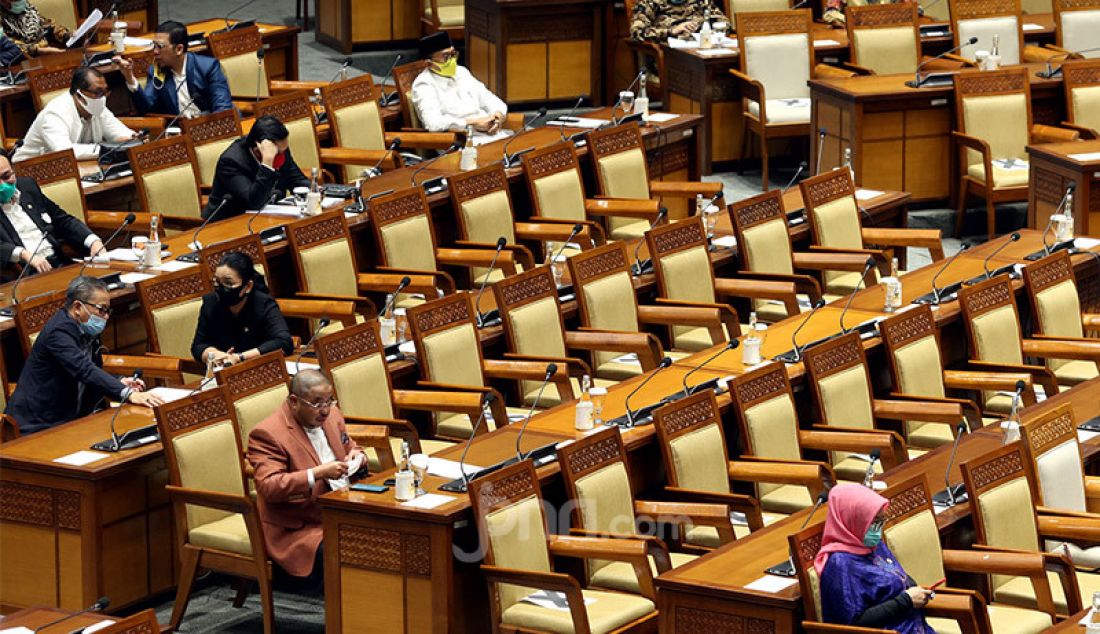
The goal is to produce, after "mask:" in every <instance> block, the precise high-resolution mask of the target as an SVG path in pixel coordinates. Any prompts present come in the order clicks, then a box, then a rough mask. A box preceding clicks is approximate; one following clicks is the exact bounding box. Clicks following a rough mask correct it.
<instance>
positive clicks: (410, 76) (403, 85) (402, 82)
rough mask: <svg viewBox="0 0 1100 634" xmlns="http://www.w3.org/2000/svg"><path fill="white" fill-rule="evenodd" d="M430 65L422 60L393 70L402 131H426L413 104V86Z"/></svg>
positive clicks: (427, 61)
mask: <svg viewBox="0 0 1100 634" xmlns="http://www.w3.org/2000/svg"><path fill="white" fill-rule="evenodd" d="M430 64H431V62H430V61H429V60H426V59H422V60H417V61H415V62H409V63H408V64H401V65H400V66H395V67H394V68H393V85H394V86H395V87H396V89H397V95H398V98H399V99H400V103H401V122H402V128H401V129H402V131H405V130H418V131H421V132H422V131H424V124H423V123H421V122H420V113H418V112H417V111H416V106H415V105H414V104H413V100H412V85H413V82H414V81H416V77H417V75H419V74H420V73H421V72H422V71H423V70H424V69H425V68H427V67H428V66H429V65H430Z"/></svg>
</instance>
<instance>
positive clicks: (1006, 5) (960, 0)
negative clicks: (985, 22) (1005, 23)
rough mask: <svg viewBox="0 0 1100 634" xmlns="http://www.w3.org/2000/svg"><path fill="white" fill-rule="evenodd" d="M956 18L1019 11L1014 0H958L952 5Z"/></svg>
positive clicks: (964, 18) (998, 14) (1009, 13)
mask: <svg viewBox="0 0 1100 634" xmlns="http://www.w3.org/2000/svg"><path fill="white" fill-rule="evenodd" d="M951 12H952V13H954V16H953V17H954V18H955V19H956V20H969V19H972V18H989V17H994V16H1001V15H1016V14H1017V13H1018V12H1019V9H1018V8H1017V6H1016V4H1015V3H1014V2H1013V1H1012V0H956V2H955V4H952V5H951Z"/></svg>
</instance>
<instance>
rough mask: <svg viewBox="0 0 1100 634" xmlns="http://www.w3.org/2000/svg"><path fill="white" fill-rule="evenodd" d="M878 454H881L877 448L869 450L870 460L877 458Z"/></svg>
mask: <svg viewBox="0 0 1100 634" xmlns="http://www.w3.org/2000/svg"><path fill="white" fill-rule="evenodd" d="M880 456H882V452H881V451H879V450H878V449H872V450H871V462H874V461H876V460H878V459H879V457H880Z"/></svg>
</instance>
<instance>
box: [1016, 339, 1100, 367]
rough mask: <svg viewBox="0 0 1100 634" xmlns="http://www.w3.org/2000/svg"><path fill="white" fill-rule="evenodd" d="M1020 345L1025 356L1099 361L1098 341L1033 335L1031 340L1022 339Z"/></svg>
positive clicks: (1099, 343) (1099, 349) (1099, 345)
mask: <svg viewBox="0 0 1100 634" xmlns="http://www.w3.org/2000/svg"><path fill="white" fill-rule="evenodd" d="M1020 344H1021V345H1020V347H1021V348H1022V349H1023V352H1024V355H1025V356H1032V357H1040V358H1043V359H1050V358H1055V359H1079V360H1082V361H1100V339H1076V338H1073V339H1071V338H1068V337H1048V336H1046V335H1035V336H1034V337H1033V338H1031V339H1024V340H1023V341H1021V342H1020Z"/></svg>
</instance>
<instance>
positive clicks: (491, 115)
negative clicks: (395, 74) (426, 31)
mask: <svg viewBox="0 0 1100 634" xmlns="http://www.w3.org/2000/svg"><path fill="white" fill-rule="evenodd" d="M420 59H426V60H430V61H431V64H430V65H429V66H428V67H427V68H426V69H424V71H423V72H421V73H420V74H419V75H417V76H416V80H415V81H413V85H412V100H413V107H415V108H416V112H417V114H418V115H419V116H420V121H421V123H423V124H424V127H425V128H426V129H427V130H428V131H429V132H464V131H465V130H466V127H467V126H473V128H474V143H475V144H481V143H488V142H490V141H495V140H497V139H500V138H503V137H505V136H507V134H506V133H504V132H503V131H502V126H503V125H504V118H505V115H507V114H508V105H507V104H505V103H504V102H503V101H501V100H500V97H497V96H496V95H494V94H493V93H492V92H490V91H489V89H488V88H486V87H485V84H483V83H481V82H480V81H478V80H477V78H476V77H474V76H473V75H472V74H470V71H469V70H467V69H466V67H465V66H459V65H458V51H457V50H455V47H454V45H453V44H452V43H451V36H449V35H447V33H446V32H445V31H439V32H438V33H432V34H431V35H429V36H427V37H424V38H422V39H421V40H420Z"/></svg>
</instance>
